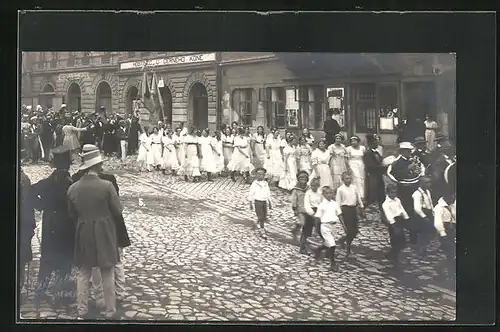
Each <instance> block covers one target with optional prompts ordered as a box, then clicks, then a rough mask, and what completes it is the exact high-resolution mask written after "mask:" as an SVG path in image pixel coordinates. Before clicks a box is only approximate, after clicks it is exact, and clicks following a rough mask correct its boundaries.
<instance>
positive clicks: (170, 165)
mask: <svg viewBox="0 0 500 332" xmlns="http://www.w3.org/2000/svg"><path fill="white" fill-rule="evenodd" d="M161 142H162V144H163V165H162V166H163V167H162V168H163V174H165V172H171V173H172V174H173V175H175V172H177V170H178V169H179V162H178V161H177V153H176V151H175V145H174V142H175V139H174V137H172V131H171V130H170V129H165V131H164V132H163V136H162V137H161Z"/></svg>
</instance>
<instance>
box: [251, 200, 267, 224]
mask: <svg viewBox="0 0 500 332" xmlns="http://www.w3.org/2000/svg"><path fill="white" fill-rule="evenodd" d="M254 204H255V213H256V214H257V221H258V223H259V226H260V228H264V222H265V221H267V202H266V201H257V200H256V201H254Z"/></svg>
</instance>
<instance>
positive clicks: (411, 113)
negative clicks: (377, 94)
mask: <svg viewBox="0 0 500 332" xmlns="http://www.w3.org/2000/svg"><path fill="white" fill-rule="evenodd" d="M403 96H404V98H405V103H404V106H405V109H404V111H405V115H406V117H407V118H408V121H415V120H417V119H420V120H421V121H424V120H425V116H426V115H427V114H429V115H431V116H433V117H434V119H435V118H436V113H437V110H436V85H435V83H434V82H411V83H405V84H404V93H403Z"/></svg>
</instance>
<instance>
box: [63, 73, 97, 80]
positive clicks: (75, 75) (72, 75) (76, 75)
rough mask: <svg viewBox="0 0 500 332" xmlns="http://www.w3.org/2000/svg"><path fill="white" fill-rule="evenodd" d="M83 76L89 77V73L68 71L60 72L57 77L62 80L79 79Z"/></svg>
mask: <svg viewBox="0 0 500 332" xmlns="http://www.w3.org/2000/svg"><path fill="white" fill-rule="evenodd" d="M85 78H90V75H89V73H70V74H60V75H59V76H58V79H59V80H62V81H64V80H66V81H71V80H79V79H85Z"/></svg>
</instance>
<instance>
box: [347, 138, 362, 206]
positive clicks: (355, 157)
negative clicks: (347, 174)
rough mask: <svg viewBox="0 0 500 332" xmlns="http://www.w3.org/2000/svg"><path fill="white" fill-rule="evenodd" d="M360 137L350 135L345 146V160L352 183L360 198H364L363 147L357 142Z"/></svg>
mask: <svg viewBox="0 0 500 332" xmlns="http://www.w3.org/2000/svg"><path fill="white" fill-rule="evenodd" d="M359 142H360V139H359V137H358V136H353V137H351V145H350V146H348V147H347V148H346V153H347V162H348V165H349V169H350V171H351V173H352V184H353V185H354V186H355V187H356V189H357V190H358V193H359V194H360V195H361V199H362V200H363V201H364V199H365V176H366V175H365V162H364V161H363V155H364V154H365V151H366V149H365V147H364V146H362V145H360V144H359Z"/></svg>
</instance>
